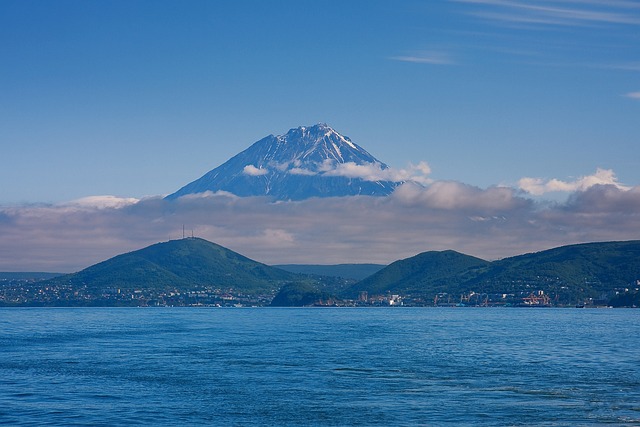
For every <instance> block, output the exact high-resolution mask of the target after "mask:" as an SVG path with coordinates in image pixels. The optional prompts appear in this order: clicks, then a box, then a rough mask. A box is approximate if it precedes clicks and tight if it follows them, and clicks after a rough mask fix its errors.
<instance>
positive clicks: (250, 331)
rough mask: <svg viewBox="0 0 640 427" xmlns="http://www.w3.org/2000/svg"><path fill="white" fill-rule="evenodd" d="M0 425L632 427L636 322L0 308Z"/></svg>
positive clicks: (613, 317)
mask: <svg viewBox="0 0 640 427" xmlns="http://www.w3.org/2000/svg"><path fill="white" fill-rule="evenodd" d="M0 424H7V425H16V426H21V425H60V426H69V425H105V426H107V425H108V426H117V425H154V426H155V425H185V424H188V425H225V426H226V425H273V426H281V425H340V426H342V425H385V426H386V425H407V426H409V425H410V426H413V425H428V426H432V425H433V426H438V425H477V426H507V425H514V426H517V425H536V426H596V425H636V426H638V425H640V310H632V309H629V310H625V309H616V310H606V309H602V310H597V309H565V310H562V309H506V308H505V309H491V308H487V309H470V308H468V309H456V308H451V309H447V308H415V309H409V308H404V309H403V308H395V309H394V308H389V309H384V308H373V309H349V308H338V309H273V308H254V309H215V308H153V309H151V308H149V309H114V308H93V309H79V308H74V309H37V308H32V309H15V308H12V309H0Z"/></svg>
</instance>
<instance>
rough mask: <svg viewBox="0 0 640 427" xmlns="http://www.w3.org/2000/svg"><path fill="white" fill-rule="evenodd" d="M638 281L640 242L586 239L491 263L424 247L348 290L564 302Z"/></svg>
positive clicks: (602, 294) (603, 293) (599, 294)
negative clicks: (536, 296)
mask: <svg viewBox="0 0 640 427" xmlns="http://www.w3.org/2000/svg"><path fill="white" fill-rule="evenodd" d="M637 280H640V241H637V240H635V241H627V242H602V243H585V244H579V245H570V246H562V247H559V248H554V249H549V250H546V251H541V252H536V253H530V254H525V255H520V256H516V257H512V258H505V259H503V260H499V261H494V262H488V261H484V260H481V259H479V258H474V257H471V256H468V255H464V254H460V253H457V252H454V251H444V252H425V253H422V254H419V255H416V256H414V257H411V258H407V259H404V260H400V261H396V262H394V263H392V264H390V265H389V266H388V267H386V268H384V269H382V270H380V271H379V272H378V273H376V274H374V275H373V276H371V277H368V278H366V279H364V280H362V281H360V282H358V283H356V284H355V285H353V286H351V287H350V288H349V289H348V290H347V291H346V292H345V295H348V296H354V295H356V294H357V292H359V291H368V292H369V293H370V294H385V293H388V292H391V293H413V294H420V295H424V296H427V297H433V296H434V295H436V294H438V293H440V292H446V293H451V294H458V295H459V294H460V293H466V292H469V291H475V292H480V293H516V294H517V293H529V292H532V291H534V290H543V291H544V292H545V293H546V294H551V295H553V296H554V297H557V301H558V302H560V303H565V304H571V303H575V302H578V301H582V300H584V298H589V297H591V298H603V297H605V296H608V297H611V296H612V295H614V294H615V291H616V289H620V288H625V287H627V286H629V284H631V283H634V282H635V281H637Z"/></svg>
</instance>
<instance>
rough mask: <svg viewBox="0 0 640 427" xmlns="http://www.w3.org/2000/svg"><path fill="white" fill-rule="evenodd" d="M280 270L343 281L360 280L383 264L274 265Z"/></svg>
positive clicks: (380, 267)
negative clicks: (341, 279) (335, 278)
mask: <svg viewBox="0 0 640 427" xmlns="http://www.w3.org/2000/svg"><path fill="white" fill-rule="evenodd" d="M274 267H277V268H280V269H282V270H286V271H290V272H292V273H297V274H307V275H316V276H329V277H341V278H343V279H351V280H362V279H365V278H367V277H369V276H371V275H372V274H374V273H377V272H378V271H380V270H382V269H383V268H384V267H385V265H383V264H336V265H319V264H282V265H274Z"/></svg>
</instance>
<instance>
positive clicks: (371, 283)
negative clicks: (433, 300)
mask: <svg viewBox="0 0 640 427" xmlns="http://www.w3.org/2000/svg"><path fill="white" fill-rule="evenodd" d="M489 265H490V263H489V262H488V261H485V260H482V259H480V258H475V257H472V256H469V255H464V254H461V253H459V252H455V251H451V250H449V251H443V252H436V251H431V252H424V253H421V254H418V255H416V256H414V257H411V258H407V259H404V260H400V261H396V262H394V263H392V264H390V265H389V266H387V267H385V268H383V269H382V270H380V271H378V272H377V273H375V274H374V275H372V276H370V277H368V278H366V279H364V280H362V281H360V282H358V283H357V284H356V285H354V286H352V287H351V288H350V289H349V290H348V291H347V294H349V295H350V296H355V295H357V293H358V292H359V291H364V290H366V291H368V292H369V294H372V295H373V294H384V293H387V292H391V293H395V294H424V293H438V292H445V291H447V290H449V289H450V288H451V286H454V285H455V284H456V283H459V282H465V281H467V280H470V279H472V278H474V277H476V276H477V275H478V274H479V273H480V272H481V271H483V269H485V268H486V267H488V266H489Z"/></svg>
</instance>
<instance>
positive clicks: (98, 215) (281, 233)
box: [0, 181, 640, 272]
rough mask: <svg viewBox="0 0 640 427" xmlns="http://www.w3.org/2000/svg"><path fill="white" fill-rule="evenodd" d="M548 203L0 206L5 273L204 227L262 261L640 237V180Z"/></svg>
mask: <svg viewBox="0 0 640 427" xmlns="http://www.w3.org/2000/svg"><path fill="white" fill-rule="evenodd" d="M584 188H585V189H584V190H581V191H576V192H574V193H571V195H570V197H569V198H568V199H567V200H566V201H565V202H563V203H556V204H544V203H539V202H535V201H534V200H533V199H531V198H527V197H524V196H523V195H522V193H521V192H520V191H519V190H517V189H513V188H506V187H491V188H488V189H481V188H478V187H474V186H471V185H466V184H462V183H459V182H452V181H447V182H444V181H438V182H433V183H432V184H430V185H428V186H420V185H416V184H412V183H408V184H405V185H403V186H401V187H399V188H398V189H397V190H396V192H395V193H394V194H392V195H391V196H389V197H366V196H361V197H340V198H323V199H320V198H316V199H309V200H305V201H298V202H274V201H273V200H271V199H269V198H265V197H248V198H242V197H235V196H233V195H230V194H228V193H215V194H214V193H205V194H201V195H199V196H197V197H195V196H194V197H183V198H180V199H178V200H173V201H167V200H164V199H162V198H159V197H158V198H147V199H143V200H140V201H138V202H135V203H129V202H125V203H113V204H111V205H110V206H105V205H103V204H100V203H94V204H93V205H92V204H91V203H87V204H82V208H78V205H77V204H76V206H75V207H72V206H70V205H69V204H59V205H46V206H22V207H11V208H0V235H1V236H2V239H0V271H1V270H4V271H10V270H14V271H15V270H48V271H62V272H65V271H69V272H70V271H77V270H80V269H82V268H84V267H87V266H89V265H91V264H94V263H97V262H99V261H102V260H104V259H107V258H109V257H111V256H115V255H117V254H119V253H122V252H126V251H131V250H135V249H139V248H142V247H144V246H147V245H150V244H153V243H156V242H158V241H164V240H169V239H175V238H180V237H181V236H182V225H183V224H184V225H185V226H186V227H187V228H188V229H189V230H193V231H194V233H195V235H196V236H199V237H203V238H206V239H208V240H211V241H214V242H216V243H219V244H221V245H223V246H226V247H228V248H230V249H233V250H235V251H237V252H240V253H242V254H244V255H246V256H249V257H251V258H253V259H255V260H258V261H261V262H265V263H341V262H380V263H387V262H392V261H394V260H397V259H399V258H405V257H408V256H412V255H415V254H417V253H419V252H423V251H426V250H443V249H454V250H458V251H460V252H464V253H468V254H471V255H476V256H479V257H482V258H485V259H495V258H502V257H505V256H510V255H516V254H520V253H525V252H530V251H535V250H541V249H546V248H550V247H554V246H559V245H563V244H569V243H578V242H586V241H596V240H628V239H640V215H638V212H640V187H634V188H629V189H627V190H623V189H621V188H619V187H618V186H616V185H611V184H607V185H602V184H595V185H585V186H584Z"/></svg>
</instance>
